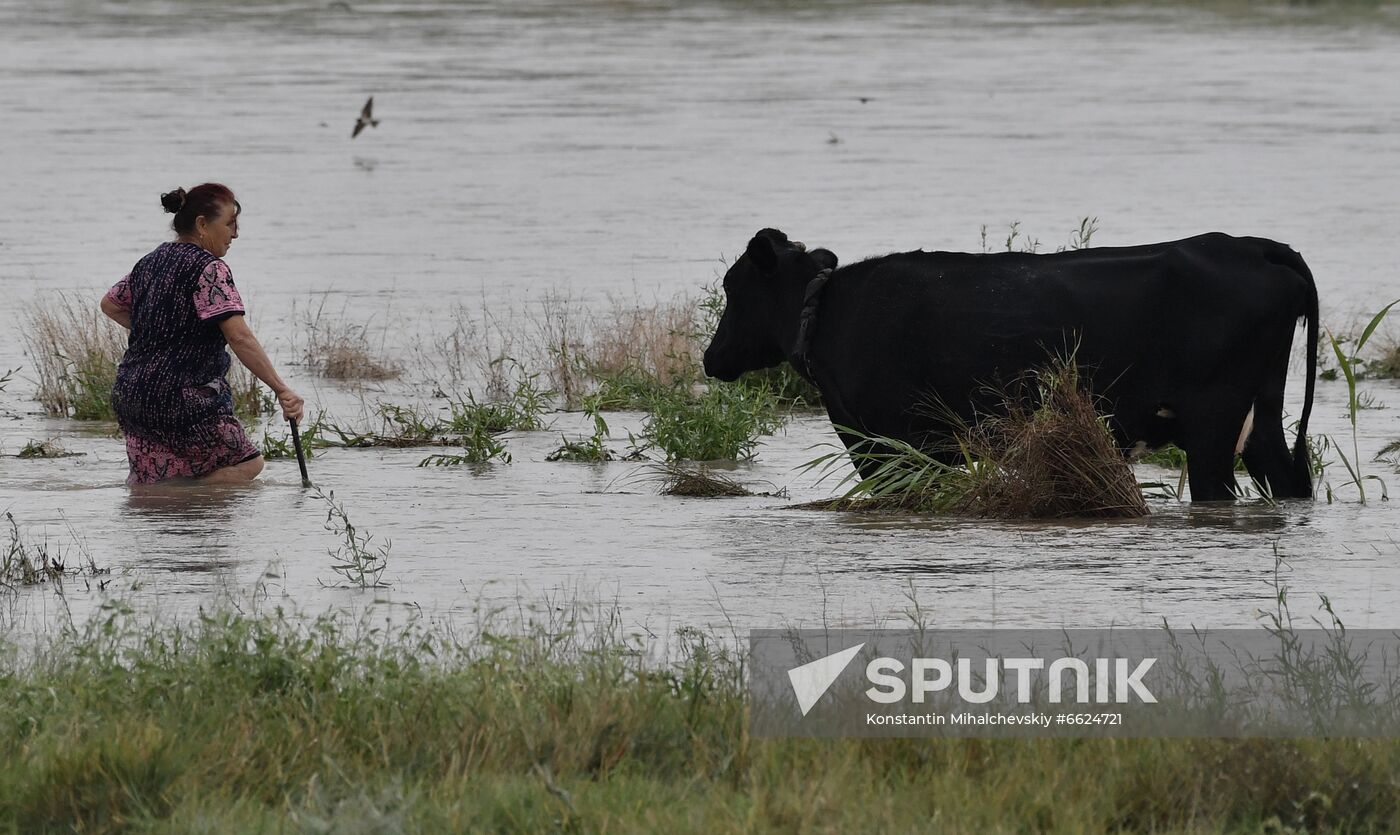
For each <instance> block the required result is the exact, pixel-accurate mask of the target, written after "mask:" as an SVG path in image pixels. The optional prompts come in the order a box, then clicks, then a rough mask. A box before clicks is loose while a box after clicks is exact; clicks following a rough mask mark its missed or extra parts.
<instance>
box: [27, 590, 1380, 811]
mask: <svg viewBox="0 0 1400 835" xmlns="http://www.w3.org/2000/svg"><path fill="white" fill-rule="evenodd" d="M0 646H2V645H0ZM670 647H671V648H670V649H669V650H664V651H661V652H660V653H659V654H657V652H656V650H655V649H654V647H652V648H649V647H648V644H647V643H646V641H645V639H643V638H641V637H638V636H636V635H633V634H630V633H628V632H627V631H626V630H624V629H623V627H622V626H621V625H620V620H619V618H618V617H617V614H616V611H615V610H609V609H607V608H606V607H603V608H589V607H582V606H579V605H577V604H575V605H573V606H558V605H554V604H553V603H552V602H551V605H548V606H546V607H542V609H541V610H538V611H535V612H530V613H522V614H519V615H516V616H511V617H503V616H501V615H499V614H490V613H485V614H482V615H480V621H479V622H478V624H477V625H476V627H475V628H474V629H473V630H472V632H471V634H469V635H467V634H461V633H454V632H452V631H449V630H446V629H444V628H442V627H433V626H430V625H428V624H427V623H425V622H424V621H421V620H411V621H410V622H408V623H406V624H403V625H398V626H392V625H385V622H384V621H383V620H379V619H376V620H374V621H373V622H371V620H370V619H369V618H366V619H364V620H361V621H358V622H354V621H351V622H347V621H345V620H343V619H335V618H331V617H323V618H319V619H315V620H310V621H307V620H299V619H296V618H293V617H289V616H288V615H286V614H285V613H284V612H282V611H281V610H274V611H271V612H253V613H250V614H244V613H239V612H237V611H233V610H231V609H222V610H216V611H212V612H205V613H203V614H201V615H200V616H199V617H198V618H197V620H195V621H194V622H192V623H188V624H183V625H179V624H155V623H150V622H144V621H138V620H137V619H136V618H135V617H134V616H133V615H132V614H131V612H130V610H129V609H126V608H125V607H123V606H122V604H120V603H116V602H112V603H109V604H107V606H105V607H104V609H103V610H102V611H101V612H100V613H99V615H98V616H97V617H94V618H93V619H92V620H91V621H89V622H87V623H86V624H81V625H71V626H69V627H66V628H65V629H63V630H62V631H61V632H60V633H59V634H57V635H54V636H51V637H49V638H48V639H45V641H44V642H43V643H42V644H41V645H40V646H39V647H37V648H36V649H34V650H32V651H26V653H25V654H24V656H23V658H22V659H21V658H20V656H18V655H16V654H14V653H3V652H0V763H3V764H4V765H0V827H3V828H6V829H9V830H12V831H22V832H47V831H82V832H116V831H143V832H190V831H238V832H248V831H324V832H341V831H495V832H521V831H530V832H536V831H551V832H554V831H564V832H637V833H642V832H646V833H650V832H909V831H930V830H938V831H949V832H987V831H1036V832H1043V831H1062V832H1106V831H1251V832H1252V831H1273V832H1284V831H1388V830H1390V829H1392V828H1393V826H1394V822H1395V820H1396V819H1397V816H1400V794H1397V793H1396V792H1395V791H1393V786H1394V785H1395V784H1396V783H1397V782H1400V747H1397V746H1396V745H1395V744H1394V742H1393V741H1392V740H1386V739H1374V740H1367V739H1321V738H1303V739H1293V740H1266V739H1247V740H1226V739H1176V740H1173V739H1128V740H1123V739H1119V740H1113V739H1070V740H1051V739H946V740H913V739H902V740H855V739H838V740H809V739H756V738H753V737H751V736H750V735H749V728H748V719H747V709H748V706H747V701H746V696H745V692H744V680H745V660H744V655H743V652H742V650H741V649H736V647H735V642H734V641H731V640H726V639H722V638H719V637H717V636H715V635H713V634H711V633H708V632H704V631H700V630H693V629H681V630H678V631H677V633H676V634H675V635H674V636H673V638H672V640H671V643H670Z"/></svg>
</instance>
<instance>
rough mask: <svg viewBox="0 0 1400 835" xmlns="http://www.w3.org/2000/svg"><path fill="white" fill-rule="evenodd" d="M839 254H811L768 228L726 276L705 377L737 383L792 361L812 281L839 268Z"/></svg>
mask: <svg viewBox="0 0 1400 835" xmlns="http://www.w3.org/2000/svg"><path fill="white" fill-rule="evenodd" d="M835 267H836V256H835V255H833V254H832V253H830V252H828V251H827V250H825V249H816V250H813V251H811V252H808V251H807V248H806V247H804V246H803V245H802V244H800V243H797V242H796V241H789V240H788V237H787V235H784V234H783V233H782V232H779V231H778V230H776V229H764V230H762V231H760V232H759V233H758V234H757V235H754V237H753V240H751V241H749V246H748V248H747V249H745V250H744V254H743V255H741V256H739V260H737V261H735V262H734V265H733V266H732V267H730V268H729V272H727V273H725V274H724V298H725V303H724V315H722V316H721V317H720V320H719V327H717V328H715V335H714V337H713V338H712V339H711V340H710V347H709V348H708V349H706V351H705V373H706V374H707V375H709V376H711V377H717V378H719V379H721V380H735V379H737V378H738V377H739V375H740V374H743V373H744V372H745V371H754V370H756V369H759V368H771V367H772V366H775V365H777V364H778V363H780V362H782V361H783V360H785V359H787V355H788V352H789V351H791V350H792V347H793V341H794V340H795V339H796V337H797V326H798V319H799V317H800V316H801V312H802V298H803V294H804V293H805V291H806V289H807V282H809V281H811V280H812V278H813V277H814V276H816V274H817V273H818V272H820V271H822V270H824V269H835Z"/></svg>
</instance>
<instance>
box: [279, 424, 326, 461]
mask: <svg viewBox="0 0 1400 835" xmlns="http://www.w3.org/2000/svg"><path fill="white" fill-rule="evenodd" d="M270 428H271V427H263V438H262V454H263V458H266V459H267V460H269V461H275V460H279V459H285V458H296V457H297V451H296V444H295V442H294V441H293V440H292V433H291V430H290V429H288V430H287V431H286V432H285V433H283V434H280V435H276V436H274V435H273V434H272V433H271V432H270V431H269V430H270ZM326 431H327V429H326V425H325V423H324V422H323V420H322V418H320V417H318V418H316V419H315V420H313V421H311V422H310V423H307V424H304V425H302V426H301V427H300V429H299V430H298V434H300V435H301V450H302V454H304V455H305V456H306V457H307V458H308V459H310V458H315V457H316V450H318V449H325V448H326V447H331V446H338V444H336V443H335V442H333V441H331V440H329V439H328V438H326Z"/></svg>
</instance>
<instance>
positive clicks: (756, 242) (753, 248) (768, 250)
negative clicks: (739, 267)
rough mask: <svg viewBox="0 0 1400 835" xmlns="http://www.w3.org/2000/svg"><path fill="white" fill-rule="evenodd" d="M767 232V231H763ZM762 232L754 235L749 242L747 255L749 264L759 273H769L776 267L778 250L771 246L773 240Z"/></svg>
mask: <svg viewBox="0 0 1400 835" xmlns="http://www.w3.org/2000/svg"><path fill="white" fill-rule="evenodd" d="M767 231H769V230H767V229H765V230H763V232H767ZM763 232H759V233H758V234H757V235H754V236H753V240H751V241H749V248H748V250H747V254H748V256H749V263H751V264H753V265H754V266H755V267H757V268H758V271H759V272H763V273H771V272H772V271H773V269H774V268H775V267H777V266H778V250H777V247H775V246H774V244H773V239H772V238H770V237H769V236H767V235H765V234H763ZM780 234H781V233H780Z"/></svg>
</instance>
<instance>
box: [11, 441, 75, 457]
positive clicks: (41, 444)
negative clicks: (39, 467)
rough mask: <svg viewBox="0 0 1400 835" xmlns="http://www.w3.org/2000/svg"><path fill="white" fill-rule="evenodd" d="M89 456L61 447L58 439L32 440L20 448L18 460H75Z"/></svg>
mask: <svg viewBox="0 0 1400 835" xmlns="http://www.w3.org/2000/svg"><path fill="white" fill-rule="evenodd" d="M80 455H87V453H86V452H70V451H68V450H66V449H64V448H63V447H62V446H59V444H58V440H57V439H56V438H50V439H49V440H47V441H35V440H31V441H29V442H28V443H26V444H25V445H24V446H23V447H21V448H20V451H19V453H18V454H17V455H15V457H16V458H74V457H77V456H80Z"/></svg>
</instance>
